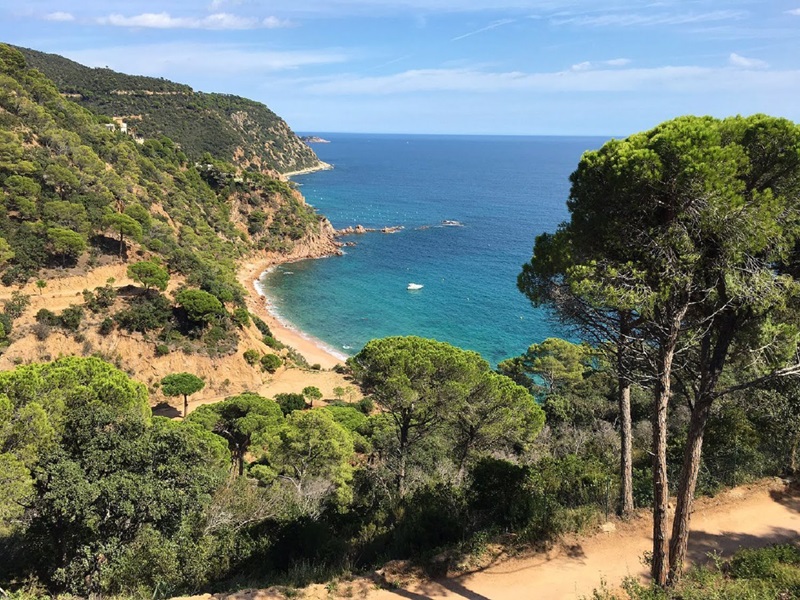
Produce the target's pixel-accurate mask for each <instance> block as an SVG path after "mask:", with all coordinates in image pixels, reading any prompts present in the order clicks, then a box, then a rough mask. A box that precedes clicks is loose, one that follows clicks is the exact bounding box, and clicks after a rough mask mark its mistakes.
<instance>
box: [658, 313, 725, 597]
mask: <svg viewBox="0 0 800 600" xmlns="http://www.w3.org/2000/svg"><path fill="white" fill-rule="evenodd" d="M736 326H737V315H736V314H735V313H722V314H720V315H718V316H717V317H716V318H715V319H714V320H713V323H712V326H711V327H710V328H709V330H708V331H707V332H706V334H705V336H704V338H703V341H702V343H701V347H700V368H699V376H700V389H699V393H698V395H697V398H695V402H694V406H693V407H692V415H691V418H690V420H689V433H688V437H687V439H686V445H685V446H684V449H683V465H682V468H681V477H680V481H679V483H678V497H677V504H676V505H675V519H674V520H673V522H672V539H671V540H670V545H669V583H670V584H673V583H675V582H676V581H677V580H678V579H679V578H680V576H681V571H682V570H683V564H684V562H685V561H686V551H687V548H688V545H689V523H690V521H691V516H692V507H693V505H694V492H695V490H696V488H697V477H698V475H699V474H700V459H701V458H702V451H703V435H704V434H705V430H706V424H707V423H708V417H709V416H710V415H711V406H712V404H713V403H714V393H715V392H716V390H717V384H718V382H719V378H720V376H721V375H722V369H723V367H724V366H725V359H726V358H727V356H728V351H729V349H730V346H731V343H732V342H733V337H734V332H735V331H736Z"/></svg>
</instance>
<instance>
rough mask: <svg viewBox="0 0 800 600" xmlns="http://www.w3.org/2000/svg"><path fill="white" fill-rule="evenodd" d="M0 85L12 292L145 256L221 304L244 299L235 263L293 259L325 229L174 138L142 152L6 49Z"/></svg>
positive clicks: (277, 185) (295, 204)
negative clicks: (81, 267)
mask: <svg viewBox="0 0 800 600" xmlns="http://www.w3.org/2000/svg"><path fill="white" fill-rule="evenodd" d="M0 78H2V81H1V83H2V85H1V86H0V201H2V206H0V235H1V236H2V240H0V260H1V261H2V264H0V269H1V274H0V277H2V281H3V283H5V284H6V285H9V284H12V283H17V282H23V281H26V280H27V279H29V278H31V277H33V276H35V275H36V273H37V272H38V271H39V270H40V269H42V268H43V267H46V266H71V265H75V264H76V263H78V262H81V261H87V262H88V264H89V266H91V265H92V264H95V263H96V262H97V261H98V259H100V258H101V257H102V256H103V255H104V254H126V253H128V252H129V251H130V250H132V249H134V248H139V249H140V250H139V249H137V250H136V251H137V253H138V252H145V253H152V254H156V255H159V256H161V257H162V259H163V262H164V264H165V265H166V266H167V267H168V269H169V270H170V271H172V272H178V273H183V274H185V275H186V276H187V277H188V279H189V283H190V284H191V285H193V286H196V287H200V288H202V289H204V290H206V291H208V292H210V293H212V294H214V295H215V296H216V297H217V298H218V299H219V300H221V301H223V302H231V301H238V300H241V298H242V290H241V289H240V287H239V285H238V284H237V283H236V281H235V279H234V276H233V274H234V269H235V266H236V259H238V258H239V257H241V256H243V255H246V254H247V253H250V252H252V251H254V250H257V249H263V250H270V251H282V250H289V249H291V247H292V244H293V243H294V241H296V240H298V239H300V238H301V237H303V236H304V235H305V234H306V233H307V232H308V231H310V230H314V229H316V228H317V227H318V225H319V222H320V221H321V219H322V217H320V216H319V215H317V214H316V213H315V212H314V211H313V209H311V208H310V207H308V206H307V205H305V203H304V202H303V201H302V199H301V198H300V197H299V195H297V194H296V193H295V192H293V190H292V189H291V188H290V187H289V186H288V185H287V184H285V183H283V182H281V181H277V180H275V179H271V178H269V177H267V176H264V175H261V174H258V173H238V172H237V169H236V168H235V167H234V166H232V165H230V164H227V163H225V162H221V161H218V160H215V159H213V158H212V157H211V156H210V155H208V154H206V155H205V156H204V157H203V161H202V163H201V164H199V165H196V164H195V163H194V162H193V161H191V160H189V159H188V158H187V156H186V155H185V154H184V153H183V152H182V151H181V150H180V149H178V147H177V146H176V145H175V144H174V143H173V142H172V141H171V140H170V139H168V138H165V137H161V138H159V139H151V140H148V141H147V142H145V143H144V144H143V145H142V146H139V145H137V144H136V143H134V142H133V141H132V140H131V139H130V138H129V137H128V136H125V135H122V134H120V133H117V132H110V131H107V130H106V129H105V128H104V127H103V125H102V118H98V117H96V116H95V115H93V114H92V113H90V112H89V111H87V110H86V109H84V108H81V107H80V106H78V105H76V104H74V103H73V102H71V101H69V100H68V99H65V98H63V97H62V96H61V95H60V94H59V93H58V91H57V90H56V88H55V87H54V86H53V84H52V83H51V82H50V81H49V80H47V79H46V78H45V77H44V76H43V75H42V74H41V73H40V72H39V71H37V70H33V69H30V68H28V67H27V66H26V64H25V61H24V58H23V57H22V55H21V54H20V53H19V52H17V51H16V50H13V49H11V48H9V47H8V46H0ZM237 224H238V225H237Z"/></svg>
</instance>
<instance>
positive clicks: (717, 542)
mask: <svg viewBox="0 0 800 600" xmlns="http://www.w3.org/2000/svg"><path fill="white" fill-rule="evenodd" d="M798 535H799V534H798V532H797V531H796V530H794V529H789V528H786V527H772V528H771V529H770V532H769V533H767V534H766V535H763V536H758V535H751V534H744V533H729V532H725V531H723V532H722V533H707V532H705V531H692V533H691V536H690V538H689V549H688V552H687V560H688V561H689V562H691V563H692V564H702V563H705V562H707V561H708V556H709V554H719V555H721V556H724V557H730V556H731V555H733V554H735V553H736V552H737V551H738V550H739V549H740V548H763V547H764V546H769V545H772V544H780V543H785V542H790V541H793V540H796V539H797V538H798Z"/></svg>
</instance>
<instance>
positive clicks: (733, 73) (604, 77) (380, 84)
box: [305, 66, 800, 96]
mask: <svg viewBox="0 0 800 600" xmlns="http://www.w3.org/2000/svg"><path fill="white" fill-rule="evenodd" d="M305 89H306V91H307V92H310V93H315V94H326V95H327V94H330V95H333V94H338V95H374V96H379V95H391V94H407V93H416V92H473V93H496V92H505V91H519V92H536V93H561V92H569V93H579V92H586V93H595V92H643V93H649V92H653V91H654V90H660V91H661V92H663V93H678V94H683V93H686V94H694V93H713V92H718V91H721V92H725V93H732V92H737V93H740V92H741V90H742V89H759V90H761V91H763V92H765V93H770V92H772V93H787V92H788V91H790V90H794V91H796V92H800V70H796V71H755V70H748V71H741V70H739V69H733V68H731V67H723V68H709V67H698V66H664V67H657V68H650V69H644V68H642V69H596V70H593V69H585V68H584V69H577V70H568V71H557V72H541V73H523V72H519V71H510V72H487V71H480V70H475V69H419V70H410V71H405V72H402V73H396V74H394V75H388V76H376V77H358V76H349V77H348V76H336V77H331V78H325V79H319V80H317V81H313V82H307V83H306V85H305Z"/></svg>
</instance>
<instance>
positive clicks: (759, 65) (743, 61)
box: [728, 52, 769, 69]
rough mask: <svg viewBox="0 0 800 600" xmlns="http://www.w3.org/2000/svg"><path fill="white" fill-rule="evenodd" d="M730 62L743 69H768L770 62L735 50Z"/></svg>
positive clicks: (729, 58) (729, 59)
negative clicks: (749, 56)
mask: <svg viewBox="0 0 800 600" xmlns="http://www.w3.org/2000/svg"><path fill="white" fill-rule="evenodd" d="M728 63H729V64H730V65H731V66H733V67H740V68H742V69H766V68H767V67H769V64H767V63H766V62H764V61H763V60H759V59H757V58H747V57H745V56H742V55H740V54H736V53H735V52H731V55H730V56H729V57H728Z"/></svg>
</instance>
